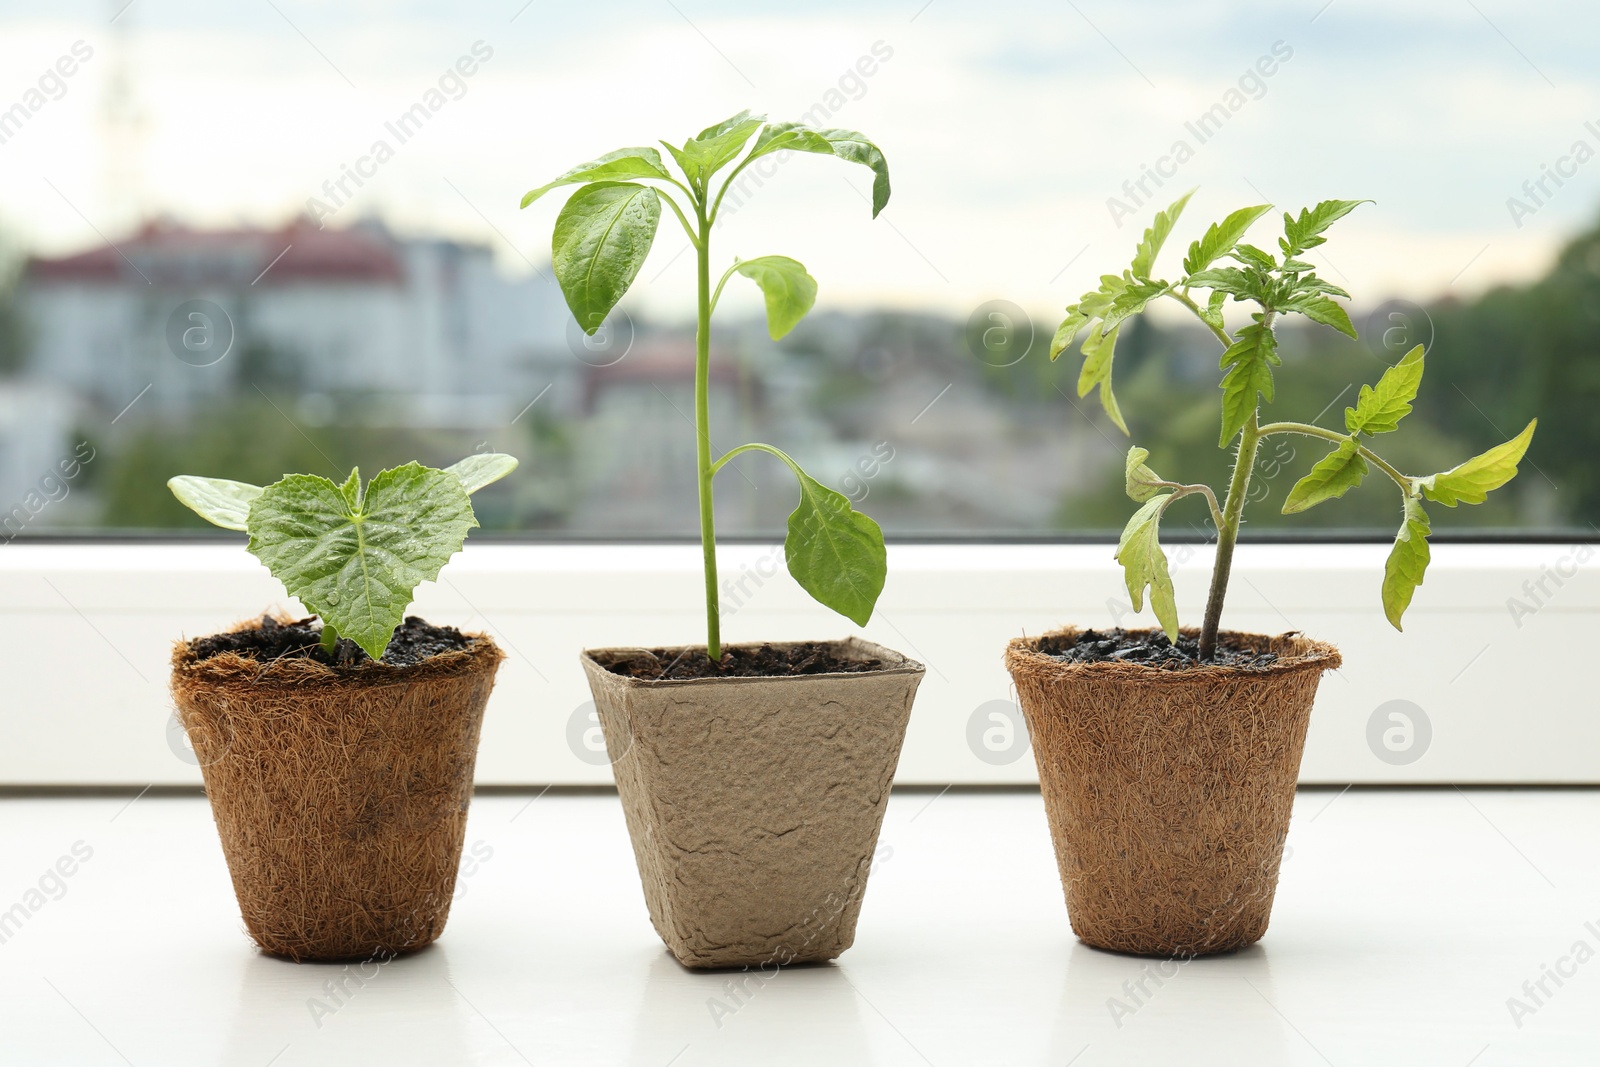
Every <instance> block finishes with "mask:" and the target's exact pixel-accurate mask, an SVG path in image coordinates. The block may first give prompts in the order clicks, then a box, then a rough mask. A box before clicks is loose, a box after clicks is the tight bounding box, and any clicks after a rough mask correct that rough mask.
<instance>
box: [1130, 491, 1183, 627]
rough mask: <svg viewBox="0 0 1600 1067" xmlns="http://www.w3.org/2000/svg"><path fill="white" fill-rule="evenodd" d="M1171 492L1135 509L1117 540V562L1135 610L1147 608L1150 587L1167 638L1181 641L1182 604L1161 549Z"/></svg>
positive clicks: (1153, 498)
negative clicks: (1179, 612) (1162, 521)
mask: <svg viewBox="0 0 1600 1067" xmlns="http://www.w3.org/2000/svg"><path fill="white" fill-rule="evenodd" d="M1171 498H1172V494H1171V493H1162V494H1161V495H1160V496H1155V497H1151V498H1150V499H1149V500H1147V501H1146V502H1145V505H1144V507H1142V508H1140V509H1139V510H1138V511H1136V512H1134V515H1133V518H1131V519H1129V520H1128V525H1127V526H1125V527H1123V530H1122V539H1121V540H1120V541H1118V542H1117V562H1118V563H1120V564H1122V575H1123V579H1124V580H1125V581H1126V583H1127V586H1128V599H1130V600H1131V601H1133V610H1134V611H1143V610H1144V591H1145V588H1146V587H1149V589H1150V609H1151V610H1152V611H1154V612H1155V613H1156V619H1157V621H1159V622H1160V623H1161V628H1162V629H1163V630H1164V631H1166V634H1167V640H1169V641H1177V640H1178V605H1177V602H1176V600H1175V594H1174V591H1173V588H1172V576H1171V575H1170V574H1169V573H1168V572H1167V554H1166V553H1165V552H1163V551H1162V550H1161V536H1160V535H1161V530H1160V527H1161V512H1162V511H1163V510H1164V509H1165V507H1166V504H1167V501H1168V500H1170V499H1171Z"/></svg>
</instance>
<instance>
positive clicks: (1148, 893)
mask: <svg viewBox="0 0 1600 1067" xmlns="http://www.w3.org/2000/svg"><path fill="white" fill-rule="evenodd" d="M1078 632H1079V631H1078V630H1076V629H1074V628H1068V629H1065V630H1059V631H1056V632H1054V633H1051V634H1045V635H1044V636H1042V637H1034V638H1019V639H1017V640H1014V641H1012V642H1011V644H1010V646H1009V647H1008V648H1007V649H1006V656H1005V662H1006V668H1007V669H1008V670H1009V671H1010V672H1011V677H1012V680H1013V681H1014V682H1015V683H1016V687H1017V695H1018V698H1019V700H1020V701H1021V704H1022V711H1023V715H1024V716H1025V717H1026V719H1027V723H1028V730H1029V733H1030V734H1031V737H1032V743H1033V751H1034V756H1035V758H1036V759H1037V760H1038V763H1039V780H1040V787H1041V789H1042V791H1043V793H1044V805H1045V813H1046V815H1047V816H1048V817H1049V821H1050V834H1051V837H1052V838H1053V840H1054V842H1055V850H1056V861H1057V863H1058V865H1059V866H1060V869H1061V882H1062V886H1063V887H1064V888H1065V890H1066V897H1067V914H1068V917H1069V918H1070V919H1071V922H1072V929H1073V932H1074V933H1076V934H1077V935H1078V937H1079V938H1081V939H1082V940H1083V941H1085V942H1086V943H1088V944H1090V945H1093V946H1095V947H1097V948H1104V949H1112V950H1115V951H1118V952H1131V953H1138V954H1140V955H1151V956H1165V957H1173V956H1178V957H1190V956H1199V955H1206V954H1209V953H1216V952H1227V951H1230V950H1233V949H1238V948H1243V947H1244V946H1246V945H1249V944H1253V943H1254V942H1256V941H1257V940H1259V939H1260V938H1261V935H1262V934H1264V933H1265V932H1266V929H1267V920H1268V918H1269V917H1270V915H1271V913H1272V898H1273V894H1274V893H1275V892H1276V890H1277V885H1278V864H1279V861H1280V860H1281V859H1282V858H1283V842H1284V837H1285V835H1286V834H1287V833H1288V830H1289V814H1290V809H1291V808H1292V807H1293V805H1294V791H1295V782H1296V780H1297V778H1298V777H1299V773H1300V754H1301V752H1302V750H1303V749H1304V747H1305V737H1306V725H1307V723H1308V721H1309V719H1310V716H1311V703H1312V699H1313V698H1314V697H1315V696H1316V692H1317V683H1318V681H1320V680H1321V677H1322V672H1323V671H1326V670H1331V669H1333V668H1336V667H1338V666H1339V662H1340V659H1339V653H1338V650H1337V649H1335V648H1334V647H1333V646H1332V645H1327V644H1323V643H1321V642H1318V641H1312V640H1310V639H1308V638H1305V637H1302V636H1300V635H1298V634H1284V635H1282V636H1278V637H1267V636H1262V635H1258V634H1237V633H1230V634H1224V635H1222V642H1221V643H1222V644H1223V645H1224V646H1226V645H1228V644H1230V643H1231V644H1234V645H1236V646H1238V647H1242V648H1246V649H1249V650H1252V651H1257V652H1260V651H1270V652H1273V653H1275V654H1276V656H1277V659H1276V660H1275V661H1274V662H1272V663H1271V664H1270V665H1266V666H1260V667H1224V666H1200V667H1193V668H1189V669H1183V670H1163V669H1160V668H1158V667H1154V666H1147V665H1145V664H1140V663H1130V662H1100V663H1064V662H1062V661H1061V660H1059V659H1056V658H1055V657H1054V656H1051V655H1049V654H1047V653H1046V652H1045V651H1042V650H1041V647H1043V648H1051V647H1054V648H1060V647H1064V646H1068V645H1071V644H1072V643H1073V641H1074V639H1075V638H1076V635H1077V634H1078ZM1152 632H1153V631H1142V632H1140V633H1141V634H1148V633H1152ZM1185 632H1189V631H1185Z"/></svg>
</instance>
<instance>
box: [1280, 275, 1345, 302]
mask: <svg viewBox="0 0 1600 1067" xmlns="http://www.w3.org/2000/svg"><path fill="white" fill-rule="evenodd" d="M1294 291H1295V293H1297V294H1298V293H1323V294H1325V295H1327V296H1342V297H1344V298H1345V299H1346V300H1349V299H1350V294H1349V293H1348V292H1346V291H1345V290H1343V289H1341V288H1339V287H1338V286H1337V285H1334V284H1333V283H1332V282H1325V281H1323V280H1322V279H1321V278H1319V277H1317V276H1316V275H1315V274H1303V275H1301V276H1300V277H1299V278H1298V279H1297V280H1296V281H1295V283H1294Z"/></svg>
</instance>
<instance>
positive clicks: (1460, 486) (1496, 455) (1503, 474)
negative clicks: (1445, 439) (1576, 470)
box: [1416, 419, 1539, 508]
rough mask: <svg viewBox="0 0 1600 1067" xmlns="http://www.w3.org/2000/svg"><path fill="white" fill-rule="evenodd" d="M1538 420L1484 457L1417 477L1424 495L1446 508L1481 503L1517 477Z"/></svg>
mask: <svg viewBox="0 0 1600 1067" xmlns="http://www.w3.org/2000/svg"><path fill="white" fill-rule="evenodd" d="M1538 425H1539V420H1538V419H1534V420H1533V421H1532V422H1530V423H1528V425H1527V426H1526V427H1524V428H1523V430H1522V432H1521V433H1519V434H1517V436H1515V437H1513V438H1512V439H1511V440H1509V441H1507V442H1506V443H1505V444H1503V445H1496V446H1494V447H1493V448H1491V449H1489V451H1487V452H1485V453H1483V454H1482V455H1480V456H1473V457H1472V458H1471V459H1469V460H1467V461H1466V462H1465V463H1463V464H1461V465H1460V466H1458V467H1451V468H1450V469H1449V470H1447V471H1445V472H1444V473H1443V474H1430V475H1429V476H1428V477H1426V478H1418V479H1416V483H1417V486H1418V488H1420V489H1421V490H1422V495H1423V496H1426V497H1427V498H1428V499H1429V500H1432V501H1434V502H1436V503H1439V504H1443V505H1444V506H1445V507H1449V508H1453V507H1455V506H1456V505H1457V504H1481V503H1483V502H1484V500H1485V499H1487V497H1488V494H1489V493H1490V492H1491V491H1492V490H1495V489H1498V488H1500V487H1501V486H1502V485H1505V484H1506V483H1507V482H1509V481H1510V480H1511V479H1512V478H1515V477H1516V476H1517V464H1518V463H1519V462H1520V461H1521V460H1522V456H1523V453H1525V452H1527V451H1528V445H1529V443H1530V442H1532V440H1533V431H1534V427H1536V426H1538Z"/></svg>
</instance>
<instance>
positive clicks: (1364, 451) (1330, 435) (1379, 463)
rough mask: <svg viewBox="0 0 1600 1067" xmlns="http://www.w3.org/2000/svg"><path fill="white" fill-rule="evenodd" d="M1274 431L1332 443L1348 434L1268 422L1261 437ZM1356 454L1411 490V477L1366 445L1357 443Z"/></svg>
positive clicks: (1306, 424) (1336, 442)
mask: <svg viewBox="0 0 1600 1067" xmlns="http://www.w3.org/2000/svg"><path fill="white" fill-rule="evenodd" d="M1275 433H1297V434H1302V435H1304V436H1306V437H1317V438H1321V439H1322V440H1324V441H1332V442H1333V443H1334V444H1340V443H1342V442H1344V441H1346V440H1347V439H1348V436H1349V435H1347V434H1342V433H1339V432H1338V431H1336V430H1324V429H1323V428H1322V427H1321V426H1313V425H1311V424H1310V423H1308V422H1269V423H1267V424H1266V425H1265V426H1263V427H1261V436H1262V437H1266V436H1267V435H1268V434H1275ZM1356 454H1357V455H1359V456H1360V457H1361V458H1362V459H1364V460H1366V461H1367V462H1368V463H1371V464H1372V465H1373V466H1374V467H1377V468H1378V469H1379V470H1381V471H1382V472H1383V473H1385V474H1387V475H1388V476H1389V477H1390V478H1392V479H1394V483H1395V484H1396V485H1398V486H1399V487H1400V489H1401V491H1402V492H1405V493H1407V494H1409V493H1410V492H1411V479H1410V478H1407V477H1406V476H1405V475H1404V474H1402V473H1400V471H1399V470H1398V469H1397V468H1396V467H1394V466H1393V465H1392V464H1390V463H1388V462H1386V461H1385V460H1384V459H1383V458H1382V457H1381V456H1379V455H1378V454H1377V453H1376V452H1374V451H1372V449H1370V448H1368V447H1367V446H1366V445H1361V444H1358V445H1356Z"/></svg>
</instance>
